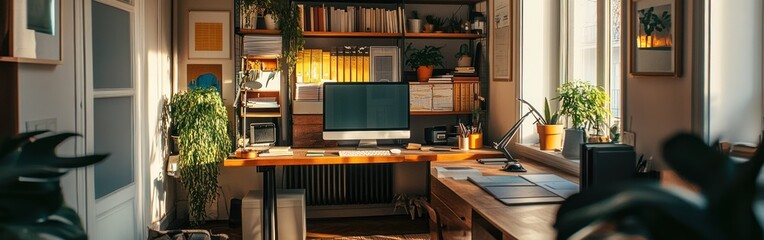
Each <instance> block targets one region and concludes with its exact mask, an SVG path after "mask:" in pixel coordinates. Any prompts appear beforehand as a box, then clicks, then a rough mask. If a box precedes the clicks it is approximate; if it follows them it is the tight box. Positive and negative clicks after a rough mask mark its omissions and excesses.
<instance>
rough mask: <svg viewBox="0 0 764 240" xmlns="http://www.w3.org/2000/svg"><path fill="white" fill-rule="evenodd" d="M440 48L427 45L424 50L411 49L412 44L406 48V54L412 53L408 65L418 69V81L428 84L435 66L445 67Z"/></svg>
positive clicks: (407, 60) (407, 61)
mask: <svg viewBox="0 0 764 240" xmlns="http://www.w3.org/2000/svg"><path fill="white" fill-rule="evenodd" d="M440 48H442V47H433V46H429V45H425V46H424V48H422V49H416V48H413V47H411V43H409V45H408V46H407V47H406V53H409V52H411V54H409V55H408V58H407V59H406V65H409V66H410V67H411V68H412V69H416V72H417V79H418V80H419V81H420V82H426V81H427V80H428V79H429V78H430V77H431V76H432V70H433V68H435V65H438V66H441V67H442V66H443V54H441V53H440Z"/></svg>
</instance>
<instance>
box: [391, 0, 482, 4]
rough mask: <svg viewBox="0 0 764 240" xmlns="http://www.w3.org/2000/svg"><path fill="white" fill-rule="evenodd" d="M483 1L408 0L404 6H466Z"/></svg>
mask: <svg viewBox="0 0 764 240" xmlns="http://www.w3.org/2000/svg"><path fill="white" fill-rule="evenodd" d="M482 1H485V0H408V1H405V2H406V4H450V5H467V4H475V3H479V2H482Z"/></svg>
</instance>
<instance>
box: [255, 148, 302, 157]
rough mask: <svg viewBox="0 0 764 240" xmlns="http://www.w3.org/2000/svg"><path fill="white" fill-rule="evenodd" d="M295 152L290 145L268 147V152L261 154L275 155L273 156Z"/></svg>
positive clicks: (264, 155)
mask: <svg viewBox="0 0 764 240" xmlns="http://www.w3.org/2000/svg"><path fill="white" fill-rule="evenodd" d="M292 155H294V153H293V152H292V147H290V146H273V147H271V148H270V149H268V152H264V153H260V156H262V157H273V156H292Z"/></svg>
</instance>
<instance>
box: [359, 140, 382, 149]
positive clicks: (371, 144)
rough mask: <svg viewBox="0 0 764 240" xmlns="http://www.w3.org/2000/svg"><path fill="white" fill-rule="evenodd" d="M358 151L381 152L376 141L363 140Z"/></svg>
mask: <svg viewBox="0 0 764 240" xmlns="http://www.w3.org/2000/svg"><path fill="white" fill-rule="evenodd" d="M356 150H379V147H378V146H377V140H376V139H361V140H360V141H359V142H358V147H357V148H356Z"/></svg>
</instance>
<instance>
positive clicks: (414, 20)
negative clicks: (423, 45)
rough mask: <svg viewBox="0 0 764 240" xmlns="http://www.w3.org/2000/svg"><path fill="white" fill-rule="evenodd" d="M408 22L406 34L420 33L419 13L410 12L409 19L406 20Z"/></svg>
mask: <svg viewBox="0 0 764 240" xmlns="http://www.w3.org/2000/svg"><path fill="white" fill-rule="evenodd" d="M406 21H408V24H409V25H408V32H411V33H419V32H422V19H419V12H417V11H412V12H411V18H409V19H407V20H406Z"/></svg>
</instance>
